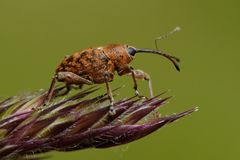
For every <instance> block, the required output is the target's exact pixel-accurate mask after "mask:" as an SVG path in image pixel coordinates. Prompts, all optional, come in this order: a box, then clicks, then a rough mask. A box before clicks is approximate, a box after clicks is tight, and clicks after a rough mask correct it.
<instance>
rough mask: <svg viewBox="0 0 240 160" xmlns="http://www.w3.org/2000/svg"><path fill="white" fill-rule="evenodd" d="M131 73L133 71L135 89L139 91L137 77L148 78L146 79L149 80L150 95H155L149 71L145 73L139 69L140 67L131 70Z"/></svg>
mask: <svg viewBox="0 0 240 160" xmlns="http://www.w3.org/2000/svg"><path fill="white" fill-rule="evenodd" d="M131 73H132V77H133V80H134V89H135V90H136V91H138V90H137V82H136V78H137V79H142V80H146V81H148V89H149V92H150V97H153V89H152V83H151V78H150V76H149V75H148V74H147V73H145V72H144V71H142V70H139V69H138V70H131Z"/></svg>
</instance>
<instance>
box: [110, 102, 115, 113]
mask: <svg viewBox="0 0 240 160" xmlns="http://www.w3.org/2000/svg"><path fill="white" fill-rule="evenodd" d="M110 105H111V106H110V109H109V114H110V115H111V116H113V115H115V114H116V110H115V108H114V107H113V103H111V104H110Z"/></svg>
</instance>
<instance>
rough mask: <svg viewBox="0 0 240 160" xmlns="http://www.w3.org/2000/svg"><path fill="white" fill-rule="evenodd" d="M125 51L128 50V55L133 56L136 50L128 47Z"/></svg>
mask: <svg viewBox="0 0 240 160" xmlns="http://www.w3.org/2000/svg"><path fill="white" fill-rule="evenodd" d="M127 50H128V54H130V55H131V56H134V55H135V53H136V49H135V48H133V47H128V48H127Z"/></svg>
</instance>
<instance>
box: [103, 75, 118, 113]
mask: <svg viewBox="0 0 240 160" xmlns="http://www.w3.org/2000/svg"><path fill="white" fill-rule="evenodd" d="M104 77H105V83H106V88H107V94H108V97H109V101H110V110H109V114H110V115H115V114H116V111H115V109H114V107H113V102H114V99H113V94H112V90H111V88H110V86H109V82H108V75H107V74H106V75H104Z"/></svg>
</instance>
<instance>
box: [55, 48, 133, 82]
mask: <svg viewBox="0 0 240 160" xmlns="http://www.w3.org/2000/svg"><path fill="white" fill-rule="evenodd" d="M132 60H133V57H132V56H131V55H130V54H128V52H127V47H126V46H125V45H114V44H112V45H108V46H106V47H98V48H89V49H86V50H83V51H79V52H76V53H74V54H73V55H71V56H68V57H65V58H64V60H63V61H62V62H61V63H60V65H59V66H58V67H57V69H56V74H57V73H59V72H72V73H74V74H76V75H79V76H81V77H82V78H84V79H87V80H89V81H91V82H93V83H95V84H100V83H105V82H106V81H107V82H110V81H112V80H113V76H114V72H115V71H117V72H120V71H121V69H122V68H125V67H126V66H127V65H128V64H129V63H130V62H131V61H132ZM58 80H59V81H63V82H65V83H66V84H74V83H75V82H73V81H71V80H69V79H67V78H66V79H59V78H58Z"/></svg>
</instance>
